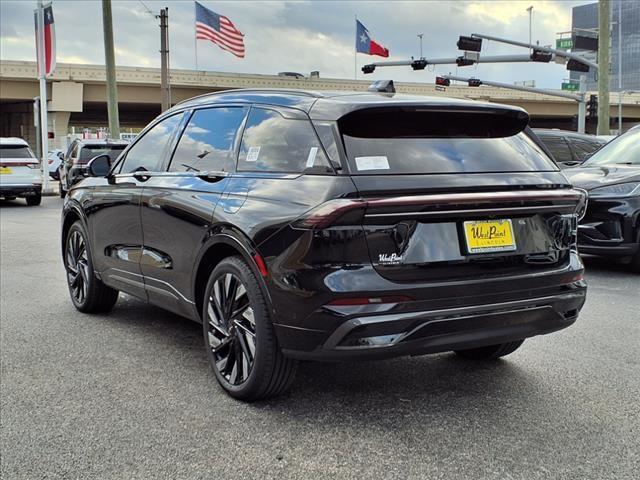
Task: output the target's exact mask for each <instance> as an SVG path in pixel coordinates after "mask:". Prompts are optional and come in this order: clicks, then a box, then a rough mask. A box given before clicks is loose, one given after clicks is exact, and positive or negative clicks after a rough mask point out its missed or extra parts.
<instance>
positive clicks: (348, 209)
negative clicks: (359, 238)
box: [293, 198, 367, 230]
mask: <svg viewBox="0 0 640 480" xmlns="http://www.w3.org/2000/svg"><path fill="white" fill-rule="evenodd" d="M366 206H367V202H365V201H364V200H359V199H355V200H349V199H344V198H341V199H336V200H329V201H328V202H325V203H323V204H321V205H318V206H317V207H316V208H314V209H312V210H309V211H308V212H307V213H306V214H304V215H303V216H302V217H300V218H299V219H298V220H296V221H295V222H293V227H294V228H300V229H309V230H313V229H320V228H326V227H328V226H330V225H334V224H336V222H338V220H340V221H342V222H343V223H344V221H347V223H351V222H353V221H359V220H360V219H361V218H362V214H363V213H364V208H365V207H366ZM352 214H353V215H352ZM345 217H348V218H345Z"/></svg>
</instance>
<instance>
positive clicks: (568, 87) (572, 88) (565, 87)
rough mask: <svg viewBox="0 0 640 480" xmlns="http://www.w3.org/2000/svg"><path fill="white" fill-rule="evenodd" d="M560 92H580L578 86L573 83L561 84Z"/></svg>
mask: <svg viewBox="0 0 640 480" xmlns="http://www.w3.org/2000/svg"><path fill="white" fill-rule="evenodd" d="M562 90H568V91H570V92H577V91H578V90H580V84H579V83H575V82H562Z"/></svg>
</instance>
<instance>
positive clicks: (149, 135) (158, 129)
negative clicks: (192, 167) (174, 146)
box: [120, 114, 182, 173]
mask: <svg viewBox="0 0 640 480" xmlns="http://www.w3.org/2000/svg"><path fill="white" fill-rule="evenodd" d="M181 119H182V114H177V115H173V116H171V117H168V118H165V119H164V120H162V121H160V122H159V123H157V124H155V125H154V126H153V127H152V128H151V130H148V131H147V132H146V133H145V134H144V135H143V136H142V137H141V138H140V139H139V140H138V141H137V142H136V143H135V144H134V145H133V146H132V147H131V149H130V150H129V151H128V152H127V156H126V158H125V159H124V163H123V165H122V169H121V170H120V173H132V172H136V171H147V172H153V171H158V170H159V168H160V166H161V165H162V161H163V160H164V155H165V153H166V150H167V146H168V144H169V142H170V141H171V139H172V138H173V132H174V130H175V129H176V127H177V126H178V124H179V123H180V120H181Z"/></svg>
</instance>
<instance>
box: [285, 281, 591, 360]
mask: <svg viewBox="0 0 640 480" xmlns="http://www.w3.org/2000/svg"><path fill="white" fill-rule="evenodd" d="M585 295H586V288H585V287H584V286H581V287H578V288H576V290H575V291H573V292H571V293H567V294H564V295H557V296H553V297H542V298H536V299H530V300H526V301H515V302H506V303H499V304H490V305H482V306H474V307H463V308H457V309H447V310H434V311H422V312H412V313H410V314H405V315H377V316H368V317H357V318H352V319H350V320H348V321H346V322H344V323H343V324H342V325H341V326H340V327H338V328H337V329H336V330H335V331H334V332H333V333H332V334H331V335H330V336H329V338H328V339H327V340H326V341H325V342H324V343H323V344H322V345H320V346H318V347H317V348H315V349H313V350H311V351H300V350H292V349H283V353H284V354H285V355H288V356H291V357H294V358H300V359H308V360H329V361H339V360H373V359H381V358H388V357H394V356H400V355H421V354H426V353H436V352H443V351H451V350H460V349H467V348H476V347H481V346H486V345H495V344H499V343H504V342H510V341H514V340H521V339H524V338H529V337H533V336H535V335H542V334H546V333H551V332H555V331H557V330H561V329H563V328H566V327H568V326H569V325H571V324H572V323H573V322H575V320H576V319H577V317H578V312H579V311H580V309H581V308H582V305H583V304H584V301H585ZM300 334H302V332H300V331H298V332H297V335H300Z"/></svg>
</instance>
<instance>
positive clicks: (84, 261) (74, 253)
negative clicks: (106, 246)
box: [67, 231, 89, 303]
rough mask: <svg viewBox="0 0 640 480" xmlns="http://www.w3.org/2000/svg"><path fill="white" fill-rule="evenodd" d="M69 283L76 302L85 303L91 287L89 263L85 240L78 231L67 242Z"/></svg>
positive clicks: (72, 233)
mask: <svg viewBox="0 0 640 480" xmlns="http://www.w3.org/2000/svg"><path fill="white" fill-rule="evenodd" d="M67 282H68V283H69V290H70V291H71V295H72V296H73V298H74V300H75V301H76V302H78V303H82V302H84V299H85V298H87V288H88V287H89V263H88V257H87V248H86V245H85V243H84V238H83V237H82V235H81V234H80V232H78V231H73V232H71V235H69V240H68V241H67Z"/></svg>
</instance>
